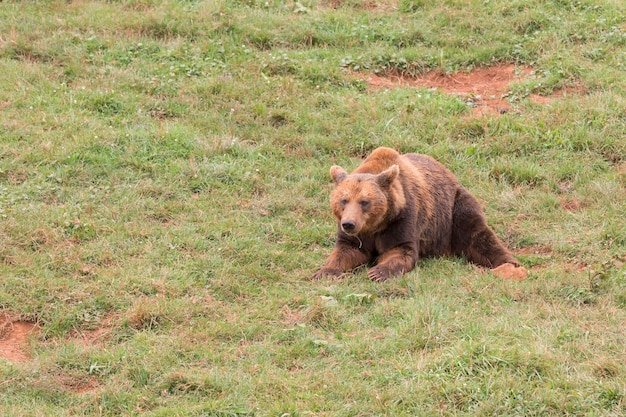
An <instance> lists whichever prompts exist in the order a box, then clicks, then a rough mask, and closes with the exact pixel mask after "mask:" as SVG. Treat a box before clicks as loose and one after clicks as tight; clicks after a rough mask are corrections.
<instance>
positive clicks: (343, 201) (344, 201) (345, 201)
mask: <svg viewBox="0 0 626 417" xmlns="http://www.w3.org/2000/svg"><path fill="white" fill-rule="evenodd" d="M339 203H340V204H341V205H342V206H345V205H346V204H348V200H347V199H345V198H342V199H341V201H339Z"/></svg>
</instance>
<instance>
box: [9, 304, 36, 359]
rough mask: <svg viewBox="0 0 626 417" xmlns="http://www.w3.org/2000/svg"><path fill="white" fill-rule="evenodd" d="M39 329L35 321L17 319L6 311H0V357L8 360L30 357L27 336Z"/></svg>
mask: <svg viewBox="0 0 626 417" xmlns="http://www.w3.org/2000/svg"><path fill="white" fill-rule="evenodd" d="M37 331H39V326H37V324H36V323H31V322H28V321H23V320H18V319H16V318H15V317H13V316H12V315H11V314H8V313H0V357H1V358H3V359H6V360H7V361H9V362H24V361H26V360H28V359H30V354H29V353H28V338H29V337H30V336H31V335H33V334H35V333H37Z"/></svg>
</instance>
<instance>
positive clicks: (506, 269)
mask: <svg viewBox="0 0 626 417" xmlns="http://www.w3.org/2000/svg"><path fill="white" fill-rule="evenodd" d="M491 272H492V273H493V274H494V275H495V276H497V277H498V278H501V279H510V280H512V281H522V280H524V279H525V278H526V277H527V276H528V271H526V269H524V268H523V267H521V266H515V265H513V264H502V265H500V266H499V267H497V268H494V269H492V270H491Z"/></svg>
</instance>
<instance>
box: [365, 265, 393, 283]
mask: <svg viewBox="0 0 626 417" xmlns="http://www.w3.org/2000/svg"><path fill="white" fill-rule="evenodd" d="M367 276H368V277H369V279H371V280H372V281H376V282H383V281H387V280H388V279H389V278H390V277H391V271H390V270H389V268H386V267H384V266H380V265H378V266H375V267H372V268H370V270H369V271H368V272H367Z"/></svg>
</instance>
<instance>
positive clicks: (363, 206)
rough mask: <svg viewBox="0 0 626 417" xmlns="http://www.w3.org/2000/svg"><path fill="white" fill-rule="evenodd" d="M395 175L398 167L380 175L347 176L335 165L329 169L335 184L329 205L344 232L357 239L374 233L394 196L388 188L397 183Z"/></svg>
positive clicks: (383, 219)
mask: <svg viewBox="0 0 626 417" xmlns="http://www.w3.org/2000/svg"><path fill="white" fill-rule="evenodd" d="M399 172H400V168H399V167H398V165H392V166H391V167H389V168H387V169H386V170H384V171H383V172H381V173H380V174H365V173H363V174H351V175H349V174H348V173H347V172H346V171H345V170H344V169H343V168H341V167H339V166H337V165H334V166H333V167H332V168H331V169H330V175H331V177H332V178H333V180H334V181H335V189H334V190H333V192H332V193H331V195H330V206H331V208H332V210H333V214H334V215H335V217H337V220H338V221H339V225H340V226H341V230H343V231H344V233H346V234H347V235H350V236H357V235H359V234H368V233H375V232H377V231H378V229H379V228H380V226H381V225H382V224H383V222H384V221H385V219H386V217H387V216H386V214H387V211H388V210H389V206H390V203H391V202H390V201H389V199H390V198H393V195H394V194H395V193H393V192H392V185H393V184H394V182H397V181H396V178H397V177H398V173H399ZM394 188H395V187H394Z"/></svg>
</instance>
